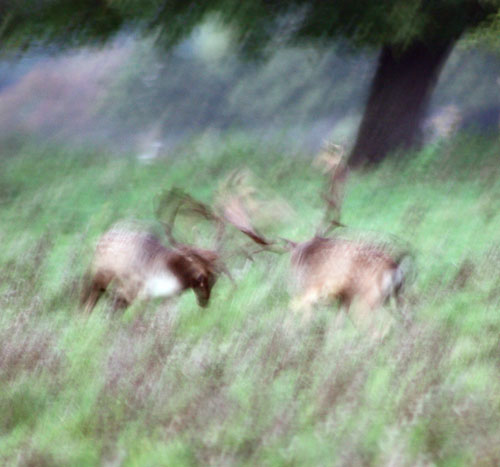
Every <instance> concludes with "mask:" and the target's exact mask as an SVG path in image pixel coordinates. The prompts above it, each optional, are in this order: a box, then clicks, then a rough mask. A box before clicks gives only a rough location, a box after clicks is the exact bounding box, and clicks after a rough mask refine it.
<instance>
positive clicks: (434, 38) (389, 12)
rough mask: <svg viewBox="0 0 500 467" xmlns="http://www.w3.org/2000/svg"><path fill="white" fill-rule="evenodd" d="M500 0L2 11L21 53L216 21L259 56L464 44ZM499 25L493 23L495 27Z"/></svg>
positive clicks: (146, 4)
mask: <svg viewBox="0 0 500 467" xmlns="http://www.w3.org/2000/svg"><path fill="white" fill-rule="evenodd" d="M498 8H499V4H498V1H497V0H488V1H481V2H479V1H469V0H460V1H457V0H432V1H425V2H424V1H413V0H391V1H386V2H383V3H380V2H372V1H369V0H357V1H353V0H340V1H336V2H312V1H311V0H293V1H291V2H281V1H270V2H269V1H268V2H262V1H254V0H244V1H241V0H238V1H234V0H211V1H209V2H197V1H185V0H175V1H168V2H162V1H160V0H147V1H144V0H140V1H139V0H114V1H97V2H96V1H94V0H78V1H75V0H42V1H39V2H37V5H36V8H33V7H32V4H31V2H29V1H18V0H16V1H7V2H4V3H3V4H2V7H0V22H1V28H0V39H1V40H2V43H3V45H4V47H5V46H14V47H17V48H20V47H26V46H30V45H33V44H37V43H39V42H40V41H42V42H43V43H51V42H57V43H58V44H60V45H65V46H67V45H74V44H77V43H85V42H89V41H95V40H102V39H106V38H108V37H110V36H111V35H112V34H114V33H116V32H118V31H120V30H122V29H129V30H131V29H134V30H139V31H142V32H146V33H148V34H151V33H153V34H154V35H155V36H156V39H157V40H158V41H159V42H160V43H162V44H163V45H166V46H171V45H172V44H174V43H177V42H179V40H180V39H181V38H183V37H185V36H186V35H188V34H189V33H191V31H192V30H193V29H194V28H195V26H197V25H198V24H200V23H202V22H203V21H205V20H206V19H207V18H209V17H212V18H213V17H216V18H217V19H218V21H220V22H222V23H224V24H228V25H230V26H231V27H232V29H233V37H234V39H235V40H236V41H237V42H240V43H241V44H243V46H244V48H245V49H246V50H247V51H249V52H251V53H253V52H255V51H258V50H262V49H263V47H264V46H266V45H269V44H271V45H272V44H273V43H275V42H276V41H278V42H284V41H288V42H293V41H297V40H298V41H304V40H305V41H310V40H318V39H320V40H324V39H332V38H339V37H346V38H348V39H350V40H351V41H352V42H353V43H354V44H357V45H367V44H368V45H381V44H385V45H387V44H392V45H395V46H397V47H400V48H401V49H404V48H406V47H407V46H408V45H410V44H412V43H415V42H426V43H429V44H435V43H436V42H443V41H448V40H450V39H456V38H458V37H459V36H460V35H461V34H462V33H463V32H464V31H465V30H466V29H468V28H474V27H476V26H478V25H479V24H481V22H483V21H485V20H486V19H488V18H489V16H490V15H494V14H495V13H496V12H497V11H498ZM493 24H494V22H493Z"/></svg>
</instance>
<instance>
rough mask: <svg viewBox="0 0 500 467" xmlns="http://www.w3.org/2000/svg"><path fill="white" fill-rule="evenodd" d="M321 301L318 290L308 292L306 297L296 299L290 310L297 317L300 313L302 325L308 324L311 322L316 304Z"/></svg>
mask: <svg viewBox="0 0 500 467" xmlns="http://www.w3.org/2000/svg"><path fill="white" fill-rule="evenodd" d="M318 299H319V294H318V291H317V290H308V291H307V292H306V293H305V294H304V295H302V296H300V297H296V298H295V299H294V300H293V301H292V303H291V305H290V308H291V310H292V312H294V314H295V315H297V314H298V313H300V314H301V315H302V317H301V318H300V322H301V324H306V323H308V322H309V321H310V320H311V316H312V312H313V307H314V304H315V303H317V301H318Z"/></svg>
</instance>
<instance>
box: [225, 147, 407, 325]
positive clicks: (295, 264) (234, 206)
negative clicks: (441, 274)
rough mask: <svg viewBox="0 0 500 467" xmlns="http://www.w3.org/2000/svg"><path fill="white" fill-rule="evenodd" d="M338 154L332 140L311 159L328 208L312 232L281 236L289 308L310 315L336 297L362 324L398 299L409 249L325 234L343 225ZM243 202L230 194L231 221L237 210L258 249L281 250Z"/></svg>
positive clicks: (343, 168) (343, 176)
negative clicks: (322, 180) (321, 177)
mask: <svg viewBox="0 0 500 467" xmlns="http://www.w3.org/2000/svg"><path fill="white" fill-rule="evenodd" d="M342 155H343V148H341V147H340V146H337V145H332V146H331V147H329V148H328V150H327V151H323V152H322V153H321V154H320V155H319V157H318V159H317V160H316V161H315V165H317V166H318V165H319V166H321V167H323V168H324V172H325V173H326V174H327V175H328V183H327V186H326V189H325V193H324V195H323V199H324V200H325V202H326V213H325V216H324V218H323V220H322V222H321V225H320V227H319V228H318V230H317V232H316V234H315V235H314V237H313V238H311V239H309V240H307V241H304V242H294V241H291V240H287V239H281V240H282V241H284V247H282V248H281V251H289V252H290V272H291V277H292V281H291V286H292V294H293V296H294V298H293V300H292V302H291V308H292V310H294V311H296V312H300V313H301V314H302V321H305V320H308V319H309V318H310V316H311V314H312V310H313V308H314V306H315V305H317V304H319V303H321V302H330V303H331V302H335V301H338V302H340V304H341V306H342V307H343V309H344V310H345V311H350V310H352V309H354V315H356V318H355V321H357V323H359V324H361V325H363V326H364V324H363V323H362V322H364V323H366V322H369V321H371V317H372V316H373V312H374V310H376V309H377V308H379V307H381V306H382V305H383V304H384V303H385V302H386V301H387V300H388V299H389V298H390V297H395V298H396V299H397V300H399V292H400V291H401V288H402V285H403V283H404V281H405V279H406V273H407V262H406V261H405V258H406V257H407V256H408V253H407V252H406V251H404V252H399V253H396V252H395V250H394V249H393V248H391V247H390V246H389V245H387V244H386V245H382V244H378V243H376V242H373V241H366V240H363V239H361V238H348V237H343V236H341V235H338V234H335V235H327V234H328V232H330V231H331V230H332V228H337V227H341V226H343V224H341V223H340V219H339V218H340V210H341V204H342V198H343V191H344V186H345V183H346V179H347V176H348V169H347V166H346V165H345V164H344V162H343V159H342ZM242 202H243V200H242V199H241V197H238V196H232V197H228V199H227V200H226V203H225V204H226V210H229V215H226V220H227V221H228V222H230V223H233V225H235V224H236V223H235V222H234V221H233V217H234V216H231V212H233V213H234V212H238V216H237V217H238V224H239V225H237V227H238V228H239V229H240V230H241V231H242V232H244V233H246V234H247V235H248V237H250V238H251V239H252V240H253V241H255V242H256V243H258V244H259V245H261V247H262V248H261V250H259V251H266V250H272V251H274V252H279V250H280V247H279V244H278V242H276V241H271V240H269V239H267V238H265V237H263V236H262V235H261V234H259V233H258V232H257V231H256V230H254V229H253V228H252V222H251V221H250V218H249V217H248V210H246V211H245V209H244V206H242ZM242 219H243V220H242ZM242 227H244V228H242ZM400 311H401V310H400ZM401 313H402V311H401ZM350 314H352V313H350Z"/></svg>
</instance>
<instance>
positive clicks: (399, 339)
mask: <svg viewBox="0 0 500 467" xmlns="http://www.w3.org/2000/svg"><path fill="white" fill-rule="evenodd" d="M499 150H500V144H499V143H498V142H496V141H482V140H477V139H467V138H465V137H462V138H457V139H456V140H454V141H452V142H450V143H447V144H440V145H435V146H432V147H426V148H425V149H424V150H422V151H420V152H419V153H417V154H406V155H402V156H401V158H399V159H398V161H397V162H394V161H393V162H387V163H385V164H383V165H382V166H381V167H379V168H378V169H377V170H375V171H372V172H367V173H357V174H354V175H353V176H352V177H351V179H350V181H349V185H348V190H347V193H346V199H345V203H344V207H343V221H344V222H345V223H347V224H348V225H349V226H351V227H352V228H354V229H357V230H358V229H359V230H362V231H371V232H380V233H384V234H394V235H397V236H399V237H400V238H401V239H403V240H404V241H406V242H408V243H409V244H410V245H411V246H412V248H413V251H414V252H415V254H416V258H417V264H418V275H417V279H416V281H415V282H414V283H413V284H412V285H411V287H410V288H409V289H408V290H407V291H406V298H407V302H408V307H409V308H410V311H411V313H412V316H413V322H412V325H411V326H410V327H404V326H401V325H396V326H395V327H394V329H393V330H392V332H391V334H390V335H389V336H388V337H387V338H386V339H385V340H384V341H383V342H381V343H380V342H379V343H377V342H373V341H372V340H370V339H368V338H367V337H366V336H365V335H363V333H361V332H359V331H358V330H357V329H355V328H354V327H353V326H352V325H351V324H350V322H349V321H348V320H346V321H345V322H344V323H343V324H339V323H338V321H337V320H336V319H335V315H336V314H337V312H338V310H336V309H335V308H333V307H330V308H326V307H325V308H319V309H318V310H317V313H316V315H315V319H314V320H313V322H312V323H310V324H308V325H305V326H299V325H298V324H297V326H295V327H294V328H293V329H292V330H290V328H289V327H287V326H285V324H284V323H285V320H286V319H287V318H288V317H289V316H290V312H289V310H288V293H287V288H286V280H285V277H286V267H287V258H286V256H278V255H274V254H262V255H261V256H259V257H258V258H257V260H256V261H255V262H254V263H251V264H246V265H245V264H244V262H243V260H241V259H238V258H235V259H234V260H233V261H232V262H231V263H230V267H231V269H232V270H233V272H235V275H236V276H237V277H238V287H237V288H236V289H235V288H233V287H232V285H231V284H230V283H229V281H227V280H226V279H224V278H221V279H220V280H219V282H218V283H217V284H216V286H215V289H214V292H215V296H214V297H213V299H212V302H211V306H210V307H209V308H208V309H206V310H201V309H199V308H198V307H197V306H196V301H195V298H194V296H193V295H192V294H185V295H183V296H181V297H180V298H179V299H178V300H172V301H171V302H165V303H162V302H161V301H156V302H152V303H149V304H144V303H142V304H141V303H137V304H134V305H133V306H132V307H131V308H130V309H128V310H127V311H125V312H124V313H113V312H111V310H110V307H109V305H108V304H107V303H106V301H102V303H100V304H99V305H98V307H97V308H96V310H95V311H94V313H93V314H92V315H90V316H89V317H87V316H83V314H82V313H81V311H80V310H79V309H78V306H77V302H78V295H79V286H80V281H81V278H82V276H83V274H84V272H85V270H86V268H87V266H88V263H89V261H90V256H91V254H92V247H93V244H94V241H95V240H96V238H97V236H98V235H99V234H100V233H101V232H102V231H103V230H104V229H106V228H107V227H108V226H109V225H110V224H112V223H113V222H115V221H117V220H119V219H123V218H134V219H141V220H147V219H150V220H151V219H153V200H154V198H155V196H156V195H157V194H158V193H159V192H160V191H161V190H162V189H164V188H168V187H170V186H172V185H179V186H182V187H184V188H186V189H187V190H188V191H190V192H191V193H192V194H193V195H194V196H195V197H198V198H200V199H202V200H204V201H210V197H211V196H212V193H213V192H214V190H215V188H216V185H217V183H218V182H219V181H221V180H222V179H223V177H224V176H225V175H226V174H227V173H228V172H229V171H230V170H231V169H233V168H236V167H239V166H242V165H247V166H249V167H251V168H252V170H253V171H254V172H255V173H256V174H257V175H258V176H259V177H261V179H262V180H263V183H264V184H265V185H267V186H269V187H272V189H273V190H274V191H275V192H276V193H277V194H279V195H281V196H283V197H284V198H285V199H287V200H288V201H289V203H290V204H291V205H292V207H293V208H294V209H295V212H296V215H295V217H294V219H293V221H292V222H290V223H289V224H287V225H282V226H279V228H280V229H281V230H280V232H279V233H280V234H281V235H283V236H289V237H291V238H296V239H299V240H300V239H305V238H307V237H308V236H310V235H312V233H313V232H314V230H315V227H316V225H317V223H318V222H319V220H320V219H321V216H322V208H323V206H322V202H321V199H320V196H319V192H320V190H321V187H322V183H323V180H322V176H321V175H320V174H319V173H318V172H316V171H315V169H314V168H312V167H311V166H310V157H308V156H307V155H302V154H282V153H280V152H279V151H277V150H273V149H272V148H269V147H266V148H263V147H259V146H256V145H255V142H253V141H247V140H245V139H244V138H242V137H237V138H236V137H235V138H228V139H227V140H225V141H220V142H218V143H214V142H207V141H206V140H193V141H191V142H190V143H187V144H186V145H185V146H184V147H182V148H179V149H178V151H177V152H176V153H175V154H170V155H165V157H163V158H160V159H158V160H157V161H155V162H153V163H152V164H151V165H141V164H140V163H139V162H137V161H136V160H135V159H134V158H133V157H132V156H130V157H127V156H121V157H117V156H114V155H112V154H105V153H100V152H96V151H95V152H92V153H89V152H88V151H86V150H85V149H71V148H63V147H48V146H43V145H39V144H29V143H26V144H24V145H22V146H21V147H20V148H19V149H17V150H16V151H10V152H9V154H8V155H5V156H4V157H3V158H2V159H1V160H0V242H1V245H2V248H0V308H1V313H0V414H1V415H0V462H1V463H2V464H4V465H50V466H53V465H65V466H66V465H127V466H128V465H141V466H143V465H176V466H177V465H217V466H221V465H247V464H248V465H285V464H286V465H332V464H333V465H349V466H351V465H397V466H399V465H412V466H413V465H429V464H436V465H498V463H500V350H499V344H500V342H499V335H500V333H499V331H500V237H499V234H498V233H499V232H500V181H499V180H500V179H499V173H500V165H499V164H498V153H499Z"/></svg>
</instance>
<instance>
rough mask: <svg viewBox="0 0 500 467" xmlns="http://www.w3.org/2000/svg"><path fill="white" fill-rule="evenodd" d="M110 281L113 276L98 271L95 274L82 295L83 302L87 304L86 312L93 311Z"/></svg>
mask: <svg viewBox="0 0 500 467" xmlns="http://www.w3.org/2000/svg"><path fill="white" fill-rule="evenodd" d="M110 282H111V277H110V276H109V275H108V274H106V273H98V274H96V275H95V276H94V278H93V279H92V280H91V282H90V285H89V286H88V287H87V289H86V290H85V292H84V294H83V296H82V304H85V312H86V313H92V311H93V310H94V308H95V306H96V304H97V302H98V301H99V299H100V298H101V296H102V294H103V293H104V292H105V291H106V288H107V287H108V285H109V283H110Z"/></svg>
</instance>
